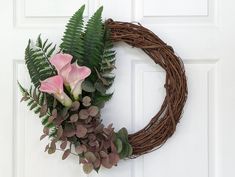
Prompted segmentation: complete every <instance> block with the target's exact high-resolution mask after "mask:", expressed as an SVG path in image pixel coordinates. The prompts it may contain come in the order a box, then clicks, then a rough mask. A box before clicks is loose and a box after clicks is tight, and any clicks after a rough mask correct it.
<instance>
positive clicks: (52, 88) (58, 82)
mask: <svg viewBox="0 0 235 177" xmlns="http://www.w3.org/2000/svg"><path fill="white" fill-rule="evenodd" d="M39 90H40V91H41V92H46V93H49V94H54V93H61V92H63V78H62V77H61V76H53V77H50V78H48V79H46V80H44V81H41V86H40V88H39Z"/></svg>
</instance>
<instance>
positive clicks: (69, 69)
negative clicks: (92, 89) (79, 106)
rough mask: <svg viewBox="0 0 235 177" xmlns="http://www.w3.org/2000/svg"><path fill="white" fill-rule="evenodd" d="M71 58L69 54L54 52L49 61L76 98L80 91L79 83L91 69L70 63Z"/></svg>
mask: <svg viewBox="0 0 235 177" xmlns="http://www.w3.org/2000/svg"><path fill="white" fill-rule="evenodd" d="M72 58H73V57H72V56H71V55H69V54H56V55H55V56H54V57H52V59H51V60H50V62H51V64H52V65H54V66H55V68H56V70H57V72H58V74H59V75H60V76H61V77H62V78H63V80H64V84H65V86H66V88H69V90H70V91H71V93H72V95H73V97H74V99H76V100H77V99H78V97H79V94H81V92H82V89H81V84H82V82H83V81H84V80H85V78H87V77H88V76H89V75H90V74H91V70H90V69H89V68H88V67H86V66H79V65H76V64H71V63H70V62H71V61H72Z"/></svg>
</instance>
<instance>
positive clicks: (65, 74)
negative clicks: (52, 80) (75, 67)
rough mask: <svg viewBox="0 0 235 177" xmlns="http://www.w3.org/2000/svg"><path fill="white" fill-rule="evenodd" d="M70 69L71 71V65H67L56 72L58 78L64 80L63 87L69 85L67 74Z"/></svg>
mask: <svg viewBox="0 0 235 177" xmlns="http://www.w3.org/2000/svg"><path fill="white" fill-rule="evenodd" d="M71 69H72V67H71V64H70V63H68V64H66V65H65V66H64V67H63V68H61V70H60V71H58V74H59V75H60V76H62V78H63V79H64V84H65V85H69V83H68V78H69V73H70V71H71Z"/></svg>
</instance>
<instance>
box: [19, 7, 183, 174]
mask: <svg viewBox="0 0 235 177" xmlns="http://www.w3.org/2000/svg"><path fill="white" fill-rule="evenodd" d="M84 9H85V6H84V5H83V6H82V7H81V8H80V9H79V10H78V11H77V12H76V13H75V14H74V15H73V16H72V17H71V19H70V20H69V22H68V24H67V26H66V30H65V32H64V36H63V38H62V43H61V44H60V47H59V50H58V51H57V52H55V51H56V49H57V47H56V46H53V44H52V43H49V42H48V40H45V41H43V40H42V39H41V36H40V35H39V37H38V39H37V41H36V43H35V44H34V43H33V42H32V41H31V40H29V42H28V46H27V48H26V50H25V63H26V66H27V68H28V71H29V75H30V78H31V81H32V86H31V87H30V89H29V90H27V89H25V88H24V87H23V86H22V85H21V84H20V83H19V88H20V90H21V92H22V94H23V97H22V99H21V101H27V102H28V106H29V108H30V110H33V111H34V112H35V113H36V114H39V117H40V119H41V120H42V125H43V126H44V128H43V134H42V136H41V137H40V140H42V139H43V138H45V137H49V139H50V143H49V144H48V145H47V146H46V148H45V152H48V153H49V154H52V153H54V152H55V151H56V150H62V151H64V153H63V156H62V159H63V160H64V159H66V158H67V157H68V156H69V155H70V154H73V155H77V156H78V157H79V163H81V164H83V170H84V172H85V173H87V174H88V173H90V172H91V171H92V170H95V171H97V172H98V171H99V169H100V167H101V166H103V167H105V168H111V167H113V166H115V165H117V163H118V161H119V160H120V159H126V158H135V157H138V156H140V155H143V154H146V153H148V152H151V151H153V150H155V149H157V148H159V147H161V145H163V144H164V143H165V141H166V140H167V139H168V138H169V137H171V136H172V134H173V133H174V132H175V129H176V125H177V123H178V122H179V120H180V117H181V114H182V111H183V107H184V105H185V102H186V99H187V82H186V76H185V70H184V65H183V62H182V60H181V59H180V58H179V57H178V56H176V55H175V54H174V50H173V48H172V47H170V46H168V45H167V44H166V43H164V42H163V41H162V40H161V39H160V38H159V37H158V36H156V35H155V34H154V33H153V32H151V31H150V30H148V29H146V28H144V27H143V26H141V25H140V24H138V25H137V24H132V23H127V22H116V21H113V20H111V19H109V20H107V21H106V22H104V23H103V21H102V17H101V15H102V11H103V7H100V8H99V9H98V10H97V11H96V12H95V13H94V15H93V16H92V17H91V18H90V19H89V20H88V22H87V24H86V26H85V27H84V22H83V12H84ZM118 41H122V42H125V43H127V44H129V45H131V46H133V47H137V48H141V49H142V50H143V51H144V52H145V53H146V54H147V55H148V56H149V57H150V58H152V59H153V60H154V62H155V63H156V64H158V65H160V66H161V67H162V68H163V69H164V70H165V72H166V80H165V85H164V86H165V89H166V96H165V99H164V101H163V104H162V106H161V109H160V110H159V112H158V113H157V114H156V115H155V116H154V117H153V118H152V119H151V121H150V122H149V123H148V125H146V126H145V127H144V128H143V129H141V130H139V131H138V132H136V133H133V134H128V132H127V129H126V128H122V129H120V130H119V131H117V132H115V131H114V128H113V127H112V124H110V125H108V126H104V125H103V124H102V120H101V119H100V118H101V115H100V110H101V109H102V108H103V107H104V104H105V102H107V101H109V100H110V99H111V97H112V95H113V93H110V92H109V89H110V87H111V86H112V84H113V82H114V78H115V76H114V74H113V72H112V71H113V69H115V51H114V50H113V42H118ZM59 143H60V144H59Z"/></svg>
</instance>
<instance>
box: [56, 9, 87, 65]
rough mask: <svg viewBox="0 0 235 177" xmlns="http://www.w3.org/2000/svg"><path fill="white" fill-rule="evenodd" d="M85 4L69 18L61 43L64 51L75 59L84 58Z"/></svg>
mask: <svg viewBox="0 0 235 177" xmlns="http://www.w3.org/2000/svg"><path fill="white" fill-rule="evenodd" d="M84 9H85V5H83V6H82V7H81V8H80V9H79V10H78V11H77V12H76V13H75V14H74V15H73V16H72V17H71V18H70V20H69V22H68V24H67V26H66V30H65V32H64V37H63V39H62V43H61V45H60V48H61V50H62V51H63V52H64V53H68V54H71V55H72V56H73V57H74V58H75V60H78V61H79V59H81V58H82V55H83V39H82V32H83V12H84Z"/></svg>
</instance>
